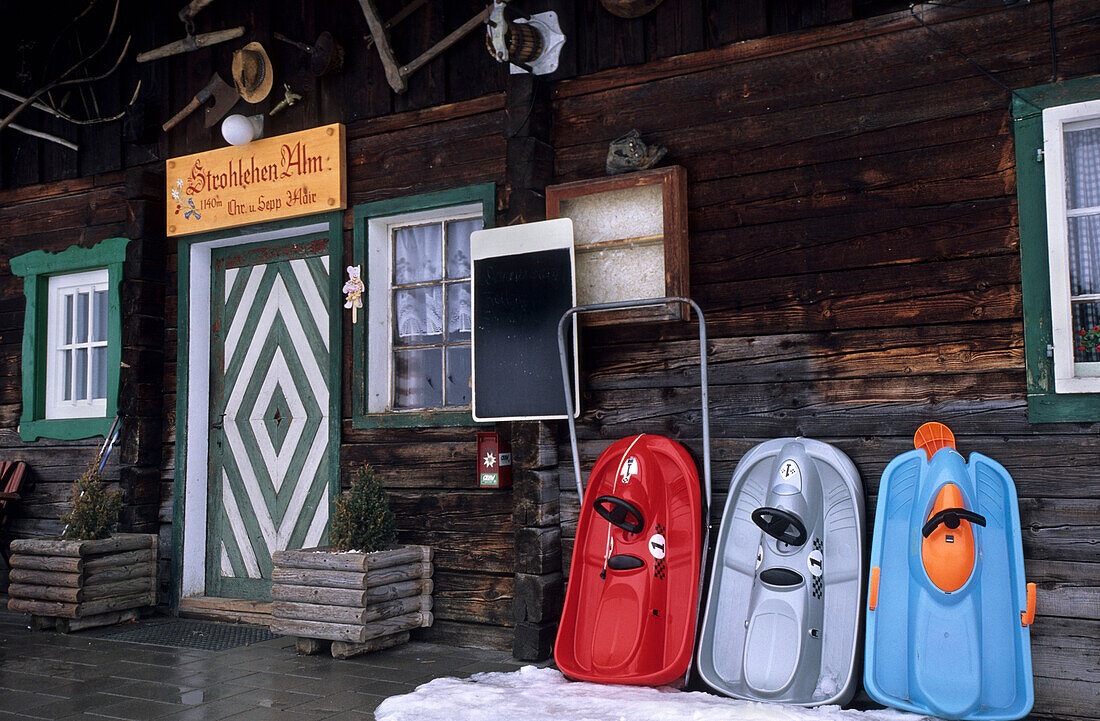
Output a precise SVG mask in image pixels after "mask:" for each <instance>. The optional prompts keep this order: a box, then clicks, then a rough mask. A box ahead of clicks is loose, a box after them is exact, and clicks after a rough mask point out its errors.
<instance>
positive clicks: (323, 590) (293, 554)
mask: <svg viewBox="0 0 1100 721" xmlns="http://www.w3.org/2000/svg"><path fill="white" fill-rule="evenodd" d="M333 505H334V508H333V513H332V518H331V529H332V530H331V533H330V538H331V541H332V546H328V547H324V548H307V549H302V550H286V551H276V552H274V553H273V554H272V555H271V558H272V561H273V563H274V566H275V570H274V571H273V572H272V580H273V581H274V585H273V586H272V589H271V596H272V599H273V600H274V603H273V604H272V621H271V630H272V632H274V633H281V634H286V635H289V636H296V637H297V639H298V640H297V643H296V646H297V648H298V651H299V652H300V653H316V652H318V651H320V650H321V648H322V643H321V642H322V641H332V655H333V656H335V657H337V658H347V657H349V656H354V655H356V654H360V653H365V652H367V651H375V650H378V649H382V648H388V647H390V646H395V645H397V644H399V643H404V642H406V641H408V640H409V632H410V631H411V630H412V629H414V628H419V627H421V626H430V625H431V624H432V614H431V608H432V598H431V593H432V580H431V575H432V564H431V559H432V549H431V548H430V547H428V546H412V545H405V546H398V545H396V530H395V526H396V523H395V521H394V517H393V512H392V511H391V510H390V507H389V503H388V502H387V500H386V492H385V490H384V489H383V488H382V484H381V483H380V482H379V480H378V479H377V477H375V475H374V471H373V469H371V468H370V466H365V467H363V468H361V469H360V470H359V471H358V472H357V473H356V475H355V478H354V479H352V482H351V486H350V487H349V488H348V489H347V490H346V491H344V492H343V493H342V494H341V495H340V497H339V498H338V499H337V500H336V502H335V503H334V504H333Z"/></svg>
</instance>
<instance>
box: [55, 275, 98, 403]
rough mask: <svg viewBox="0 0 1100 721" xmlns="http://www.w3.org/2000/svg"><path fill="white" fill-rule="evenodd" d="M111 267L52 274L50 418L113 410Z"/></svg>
mask: <svg viewBox="0 0 1100 721" xmlns="http://www.w3.org/2000/svg"><path fill="white" fill-rule="evenodd" d="M107 275H108V274H107V269H106V268H103V269H100V270H91V271H86V272H83V273H72V274H67V275H55V276H53V277H51V278H50V279H49V286H48V287H49V292H48V300H47V303H48V306H49V307H48V311H47V319H48V320H47V323H46V414H45V415H46V418H95V417H99V418H103V417H104V416H105V415H106V413H107V279H108V278H107Z"/></svg>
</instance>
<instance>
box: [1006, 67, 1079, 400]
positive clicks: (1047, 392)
mask: <svg viewBox="0 0 1100 721" xmlns="http://www.w3.org/2000/svg"><path fill="white" fill-rule="evenodd" d="M1013 115H1014V120H1015V134H1016V173H1017V199H1018V203H1019V213H1020V255H1021V267H1022V284H1023V300H1024V338H1025V355H1026V361H1027V378H1028V417H1029V419H1030V420H1031V421H1032V422H1053V421H1094V420H1100V349H1098V346H1100V78H1083V79H1079V80H1074V81H1069V82H1064V83H1056V84H1053V85H1045V86H1041V87H1038V88H1030V89H1028V90H1024V91H1020V92H1019V93H1018V94H1017V97H1016V98H1015V99H1014V102H1013Z"/></svg>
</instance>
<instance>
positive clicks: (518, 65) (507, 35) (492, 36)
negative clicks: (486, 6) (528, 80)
mask: <svg viewBox="0 0 1100 721" xmlns="http://www.w3.org/2000/svg"><path fill="white" fill-rule="evenodd" d="M507 7H508V5H507V3H505V2H501V1H500V0H495V2H494V3H493V9H492V11H491V12H490V14H489V18H488V20H486V21H485V30H486V33H485V45H486V47H487V48H488V50H489V54H490V55H492V56H493V59H494V60H496V61H497V62H498V63H508V64H509V65H510V66H511V67H510V70H511V72H512V73H522V72H528V73H531V74H532V75H546V74H548V73H552V72H554V71H555V70H557V69H558V57H559V55H560V54H561V48H562V45H564V44H565V35H564V34H563V33H562V31H561V25H560V24H559V23H558V15H557V13H555V12H554V11H552V10H551V11H547V12H544V13H538V14H536V15H523V14H522V13H520V12H519V11H517V10H515V9H512V13H511V14H513V15H515V17H513V18H512V19H509V18H508V17H506V15H505V9H506V8H507Z"/></svg>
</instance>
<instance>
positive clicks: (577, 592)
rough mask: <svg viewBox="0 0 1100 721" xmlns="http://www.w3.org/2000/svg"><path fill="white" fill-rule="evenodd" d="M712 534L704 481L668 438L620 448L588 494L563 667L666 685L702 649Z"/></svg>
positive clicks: (588, 676)
mask: <svg viewBox="0 0 1100 721" xmlns="http://www.w3.org/2000/svg"><path fill="white" fill-rule="evenodd" d="M703 533H704V527H703V522H702V511H701V492H700V488H699V474H698V471H697V470H696V467H695V462H694V461H693V460H692V458H691V456H689V455H688V452H687V451H686V450H685V449H684V447H683V446H681V445H680V444H679V443H677V442H675V441H673V440H670V439H668V438H664V437H662V436H652V435H640V436H632V437H630V438H624V439H623V440H621V441H618V442H617V443H615V444H614V445H612V446H611V447H610V448H608V449H607V450H606V451H604V452H603V454H602V455H601V456H600V457H599V459H598V460H597V461H596V465H595V467H594V468H593V469H592V474H591V475H590V476H589V480H588V487H587V488H586V489H585V492H584V503H583V504H582V507H581V514H580V519H579V521H578V525H577V539H576V545H575V546H574V548H573V562H572V566H571V567H570V571H569V586H568V591H567V592H566V596H565V608H564V610H563V612H562V618H561V625H560V626H559V627H558V636H557V641H556V643H555V645H554V661H555V662H556V663H557V665H558V668H559V669H560V670H561V672H562V673H564V674H565V675H566V676H569V677H570V678H573V679H577V680H580V681H596V682H599V683H622V684H635V685H641V686H661V685H667V684H673V683H676V682H677V681H678V680H680V679H682V678H684V677H685V675H686V673H687V670H688V666H689V665H690V663H691V656H692V648H693V647H694V644H695V628H696V623H695V619H696V614H697V612H698V600H699V579H700V569H701V562H702V558H701V552H702V550H701V549H702V539H703Z"/></svg>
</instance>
